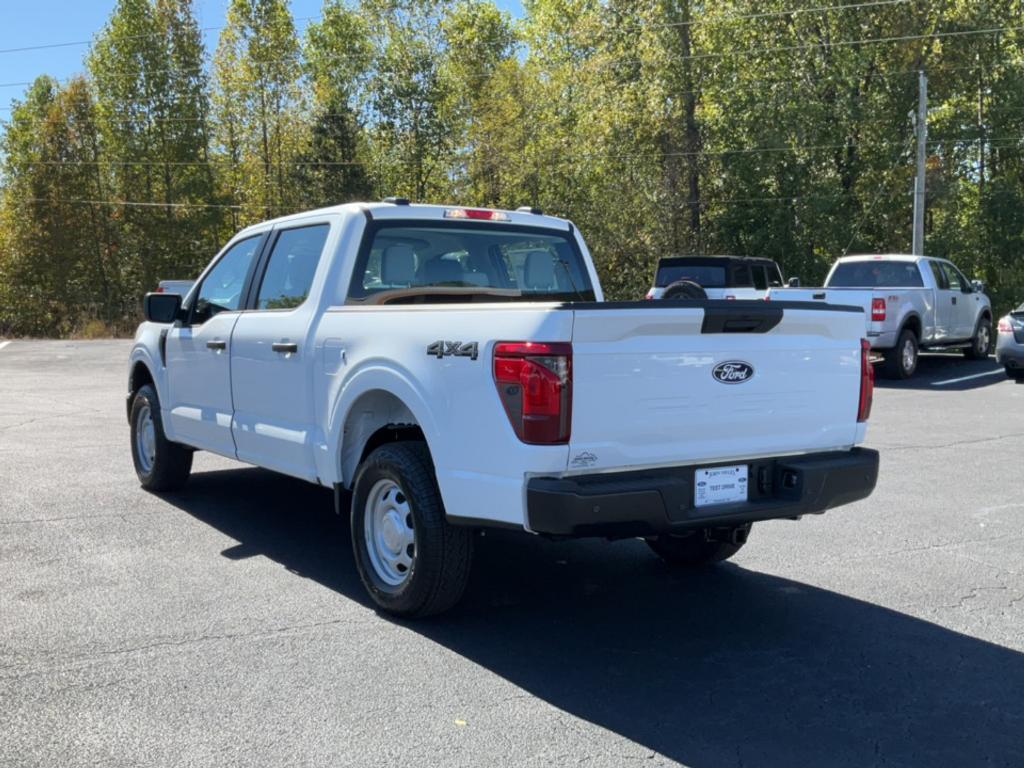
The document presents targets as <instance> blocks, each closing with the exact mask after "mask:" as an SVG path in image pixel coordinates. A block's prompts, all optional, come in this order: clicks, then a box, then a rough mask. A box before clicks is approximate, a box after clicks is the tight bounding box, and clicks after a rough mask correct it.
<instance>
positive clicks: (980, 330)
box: [964, 317, 992, 360]
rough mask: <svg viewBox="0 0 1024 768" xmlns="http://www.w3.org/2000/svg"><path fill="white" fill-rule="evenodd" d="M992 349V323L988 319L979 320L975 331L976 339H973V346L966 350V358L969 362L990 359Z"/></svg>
mask: <svg viewBox="0 0 1024 768" xmlns="http://www.w3.org/2000/svg"><path fill="white" fill-rule="evenodd" d="M991 347H992V321H991V320H989V319H988V318H987V317H982V318H980V319H979V320H978V325H977V326H976V327H975V329H974V337H973V338H972V339H971V346H969V347H967V348H966V349H965V350H964V357H966V358H967V359H968V360H984V359H985V358H987V357H988V355H989V352H991V351H992V350H991Z"/></svg>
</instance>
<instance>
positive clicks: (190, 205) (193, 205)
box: [22, 197, 282, 210]
mask: <svg viewBox="0 0 1024 768" xmlns="http://www.w3.org/2000/svg"><path fill="white" fill-rule="evenodd" d="M22 199H23V200H25V201H26V202H30V203H49V204H51V205H59V204H61V203H69V204H72V205H112V206H122V207H126V208H223V209H235V210H237V209H242V208H259V209H273V208H280V207H282V206H276V205H269V204H261V203H232V204H227V203H157V202H152V201H146V202H138V201H133V200H89V199H82V198H56V199H53V198H46V197H28V198H22Z"/></svg>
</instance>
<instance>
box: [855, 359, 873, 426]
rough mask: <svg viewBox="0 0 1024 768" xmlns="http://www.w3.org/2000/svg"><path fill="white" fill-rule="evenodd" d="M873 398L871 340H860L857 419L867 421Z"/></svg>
mask: <svg viewBox="0 0 1024 768" xmlns="http://www.w3.org/2000/svg"><path fill="white" fill-rule="evenodd" d="M874 399H875V368H874V366H873V365H871V342H870V341H868V340H867V339H861V340H860V404H859V405H858V406H857V421H867V420H868V417H869V416H870V415H871V402H872V400H874Z"/></svg>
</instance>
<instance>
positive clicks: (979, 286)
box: [971, 280, 985, 293]
mask: <svg viewBox="0 0 1024 768" xmlns="http://www.w3.org/2000/svg"><path fill="white" fill-rule="evenodd" d="M971 288H973V289H974V292H975V293H984V292H985V284H984V283H983V282H981V280H971Z"/></svg>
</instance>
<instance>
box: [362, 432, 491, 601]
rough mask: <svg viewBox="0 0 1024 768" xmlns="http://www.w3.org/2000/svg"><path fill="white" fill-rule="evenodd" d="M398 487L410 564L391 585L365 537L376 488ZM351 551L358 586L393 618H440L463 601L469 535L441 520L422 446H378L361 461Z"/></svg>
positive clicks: (434, 482)
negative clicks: (406, 513) (406, 517)
mask: <svg viewBox="0 0 1024 768" xmlns="http://www.w3.org/2000/svg"><path fill="white" fill-rule="evenodd" d="M384 480H390V481H392V482H393V483H395V484H396V485H397V486H398V490H399V496H402V495H404V496H405V498H404V499H401V503H402V504H407V505H408V508H409V509H410V511H411V517H412V520H411V521H409V522H410V523H411V525H410V528H411V529H412V531H413V535H414V537H415V538H414V544H413V553H414V556H413V559H412V564H411V566H408V568H407V574H405V575H404V581H402V582H401V583H400V584H398V585H392V584H389V583H387V581H386V580H385V579H384V578H382V576H381V575H380V573H379V572H378V570H377V569H376V567H375V566H374V564H373V559H372V556H371V554H370V551H369V547H370V545H369V543H368V542H367V533H366V514H367V501H368V499H369V497H370V494H371V491H373V490H374V488H375V487H377V485H378V483H380V482H381V481H384ZM351 528H352V550H353V552H354V553H355V561H356V568H357V569H358V570H359V577H360V579H362V582H363V586H365V587H366V591H367V592H369V593H370V597H371V598H372V599H373V602H374V603H376V604H377V606H378V607H379V608H380V609H381V610H383V611H386V612H387V613H390V614H394V615H396V616H408V617H416V616H430V615H433V614H438V613H442V612H444V611H446V610H448V609H449V608H451V607H452V606H454V605H455V604H456V603H458V602H459V600H460V599H461V598H462V593H463V592H464V591H465V589H466V584H467V582H468V581H469V570H470V564H471V562H472V556H473V537H472V532H471V531H470V530H469V529H467V528H457V527H455V526H452V525H449V524H448V521H447V520H445V512H444V505H443V504H442V502H441V492H440V490H439V489H438V487H437V478H436V476H435V475H434V465H433V463H432V462H431V460H430V453H429V452H428V451H427V447H426V445H425V444H423V443H420V442H413V441H410V442H398V443H389V444H387V445H382V446H381V447H380V448H377V449H376V450H375V451H373V453H371V454H370V455H369V456H367V457H366V460H365V461H364V462H363V463H362V464H361V465H360V467H359V471H358V472H357V474H356V480H355V484H354V486H353V492H352V516H351Z"/></svg>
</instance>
